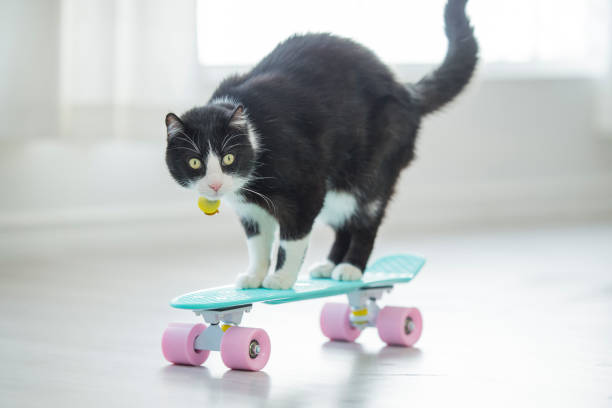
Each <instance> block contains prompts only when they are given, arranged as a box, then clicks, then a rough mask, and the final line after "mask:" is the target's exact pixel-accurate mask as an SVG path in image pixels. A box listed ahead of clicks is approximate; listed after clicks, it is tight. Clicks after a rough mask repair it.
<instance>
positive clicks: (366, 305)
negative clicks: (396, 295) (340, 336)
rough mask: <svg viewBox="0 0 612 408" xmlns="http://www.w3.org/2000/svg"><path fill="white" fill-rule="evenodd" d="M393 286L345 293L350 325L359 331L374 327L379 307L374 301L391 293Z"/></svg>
mask: <svg viewBox="0 0 612 408" xmlns="http://www.w3.org/2000/svg"><path fill="white" fill-rule="evenodd" d="M391 289H393V286H381V287H376V288H361V289H359V290H356V291H354V292H350V293H347V297H348V301H349V305H350V307H351V314H350V315H349V320H350V322H351V325H352V326H354V327H355V328H357V329H359V330H363V329H365V328H366V327H374V326H376V318H377V317H378V312H379V311H380V307H379V306H378V305H377V304H376V301H377V300H379V299H380V298H382V296H383V294H384V293H386V292H387V293H388V292H391Z"/></svg>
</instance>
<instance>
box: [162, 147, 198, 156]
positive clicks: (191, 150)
mask: <svg viewBox="0 0 612 408" xmlns="http://www.w3.org/2000/svg"><path fill="white" fill-rule="evenodd" d="M177 149H183V150H187V151H189V152H194V153H195V154H201V153H200V152H196V151H195V150H193V149H192V148H190V147H184V146H174V147H169V148H168V150H177Z"/></svg>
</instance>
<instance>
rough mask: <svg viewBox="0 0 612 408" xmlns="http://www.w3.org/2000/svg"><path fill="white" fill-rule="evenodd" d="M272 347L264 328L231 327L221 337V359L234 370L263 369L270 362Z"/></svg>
mask: <svg viewBox="0 0 612 408" xmlns="http://www.w3.org/2000/svg"><path fill="white" fill-rule="evenodd" d="M270 349H271V347H270V338H269V337H268V333H266V332H265V331H264V330H262V329H252V328H249V327H230V328H229V329H227V331H226V332H225V334H224V335H223V338H222V339H221V359H223V362H224V363H225V365H226V366H228V367H229V368H231V369H234V370H248V371H259V370H261V369H262V368H264V367H265V366H266V364H267V363H268V359H269V358H270Z"/></svg>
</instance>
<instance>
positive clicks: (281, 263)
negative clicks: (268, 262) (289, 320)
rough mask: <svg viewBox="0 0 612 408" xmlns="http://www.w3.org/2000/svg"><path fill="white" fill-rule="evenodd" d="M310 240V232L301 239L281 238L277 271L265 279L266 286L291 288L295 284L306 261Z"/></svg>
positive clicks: (269, 287)
mask: <svg viewBox="0 0 612 408" xmlns="http://www.w3.org/2000/svg"><path fill="white" fill-rule="evenodd" d="M281 235H282V234H281ZM309 240H310V233H308V234H306V236H304V237H302V238H300V239H282V238H281V240H280V244H279V246H278V256H277V260H276V271H275V272H274V273H272V274H270V275H268V276H267V277H266V278H265V279H264V281H263V286H264V288H268V289H290V288H291V287H292V286H293V284H294V283H295V281H296V280H297V277H298V274H299V273H300V269H301V267H302V263H303V262H304V257H305V256H306V250H307V249H308V243H309Z"/></svg>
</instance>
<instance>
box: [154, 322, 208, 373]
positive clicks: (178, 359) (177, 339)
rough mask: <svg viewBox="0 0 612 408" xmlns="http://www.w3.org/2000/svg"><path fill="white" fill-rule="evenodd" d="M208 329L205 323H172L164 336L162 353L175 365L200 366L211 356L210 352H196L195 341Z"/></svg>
mask: <svg viewBox="0 0 612 408" xmlns="http://www.w3.org/2000/svg"><path fill="white" fill-rule="evenodd" d="M205 329H206V325H205V324H203V323H197V324H193V323H170V324H169V325H168V328H167V329H166V330H165V331H164V334H163V335H162V353H163V354H164V357H165V358H166V360H168V361H169V362H171V363H174V364H184V365H193V366H199V365H200V364H202V363H204V361H206V359H207V358H208V355H209V354H210V351H209V350H196V349H195V348H194V344H195V339H196V337H198V336H199V335H200V333H202V332H203V331H204V330H205Z"/></svg>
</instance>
